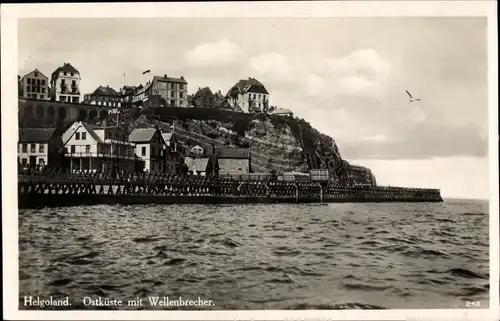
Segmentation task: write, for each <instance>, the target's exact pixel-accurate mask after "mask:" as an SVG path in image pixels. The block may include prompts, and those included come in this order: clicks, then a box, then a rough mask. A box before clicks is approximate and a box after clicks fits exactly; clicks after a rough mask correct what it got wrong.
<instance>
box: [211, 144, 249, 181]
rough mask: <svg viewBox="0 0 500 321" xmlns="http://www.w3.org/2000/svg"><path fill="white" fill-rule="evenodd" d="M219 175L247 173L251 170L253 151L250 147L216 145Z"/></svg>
mask: <svg viewBox="0 0 500 321" xmlns="http://www.w3.org/2000/svg"><path fill="white" fill-rule="evenodd" d="M214 149H215V150H214V154H215V155H216V156H217V162H218V170H219V175H246V174H248V173H250V172H251V153H250V149H248V148H231V147H217V148H215V147H214Z"/></svg>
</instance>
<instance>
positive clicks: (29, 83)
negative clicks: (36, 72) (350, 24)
mask: <svg viewBox="0 0 500 321" xmlns="http://www.w3.org/2000/svg"><path fill="white" fill-rule="evenodd" d="M28 85H31V78H28ZM28 88H29V87H28Z"/></svg>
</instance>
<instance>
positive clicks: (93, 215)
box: [19, 200, 489, 309]
mask: <svg viewBox="0 0 500 321" xmlns="http://www.w3.org/2000/svg"><path fill="white" fill-rule="evenodd" d="M488 225H489V223H488V203H487V202H486V201H469V200H467V201H465V200H447V201H446V202H445V203H432V204H431V203H386V204H360V203H358V204H329V205H328V206H319V205H310V204H308V205H288V204H279V205H243V206H242V205H220V206H216V205H206V206H205V205H166V206H159V205H151V206H119V205H117V206H90V207H69V208H50V209H42V210H21V211H20V213H19V250H20V253H19V257H20V261H19V264H20V270H19V280H20V284H19V286H20V293H19V295H20V301H21V298H22V297H23V296H25V295H40V296H43V297H49V296H51V295H52V296H53V297H64V296H69V297H70V300H71V302H72V304H73V306H72V307H73V308H82V303H81V302H82V298H83V297H85V296H90V297H92V298H96V297H98V296H101V297H108V298H116V299H121V300H131V299H134V298H136V297H141V298H145V299H146V298H147V297H149V296H169V297H178V296H182V297H183V298H186V299H189V298H193V299H196V298H197V297H201V298H202V299H207V300H208V299H210V300H213V301H214V303H215V306H213V307H211V309H339V308H349V309H352V308H358V309H359V308H361V309H363V308H389V309H393V308H465V304H464V300H476V301H477V300H478V301H480V303H481V307H482V308H483V307H484V308H487V307H488V306H489V302H488V298H489V254H488V253H489V246H488V234H489V228H488ZM21 308H22V307H21ZM145 308H147V309H149V308H150V307H145Z"/></svg>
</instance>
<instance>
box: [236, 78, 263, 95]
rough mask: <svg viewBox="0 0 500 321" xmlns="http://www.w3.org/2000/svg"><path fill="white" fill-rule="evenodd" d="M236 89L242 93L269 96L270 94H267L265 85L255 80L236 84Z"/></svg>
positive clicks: (241, 81) (245, 80) (244, 80)
mask: <svg viewBox="0 0 500 321" xmlns="http://www.w3.org/2000/svg"><path fill="white" fill-rule="evenodd" d="M234 87H237V88H238V89H239V90H240V92H242V93H243V92H251V93H256V94H267V95H269V92H267V90H266V87H264V85H263V84H262V83H261V82H260V81H258V80H257V79H255V78H248V79H241V80H240V81H238V82H237V83H236V85H234V86H233V88H234Z"/></svg>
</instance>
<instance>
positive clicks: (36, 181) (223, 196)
mask: <svg viewBox="0 0 500 321" xmlns="http://www.w3.org/2000/svg"><path fill="white" fill-rule="evenodd" d="M18 179H19V181H18V188H19V190H18V192H19V206H20V207H30V206H38V204H39V203H40V205H43V204H52V203H51V202H53V203H55V204H59V205H61V204H66V203H67V204H68V205H72V204H80V203H82V204H87V203H88V204H100V203H124V204H138V203H242V202H246V203H248V202H255V203H270V202H287V203H306V202H322V201H324V202H441V201H442V198H441V196H440V193H439V190H431V189H412V188H392V187H363V188H359V187H342V186H335V185H332V184H330V183H326V184H322V185H321V184H318V183H316V182H290V181H276V180H271V179H267V180H245V179H242V178H240V179H238V178H234V177H225V176H193V175H174V174H170V175H167V174H150V173H124V172H110V171H107V172H101V171H93V172H88V171H69V170H67V169H57V168H38V169H32V170H30V171H27V172H21V173H20V174H19V176H18Z"/></svg>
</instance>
